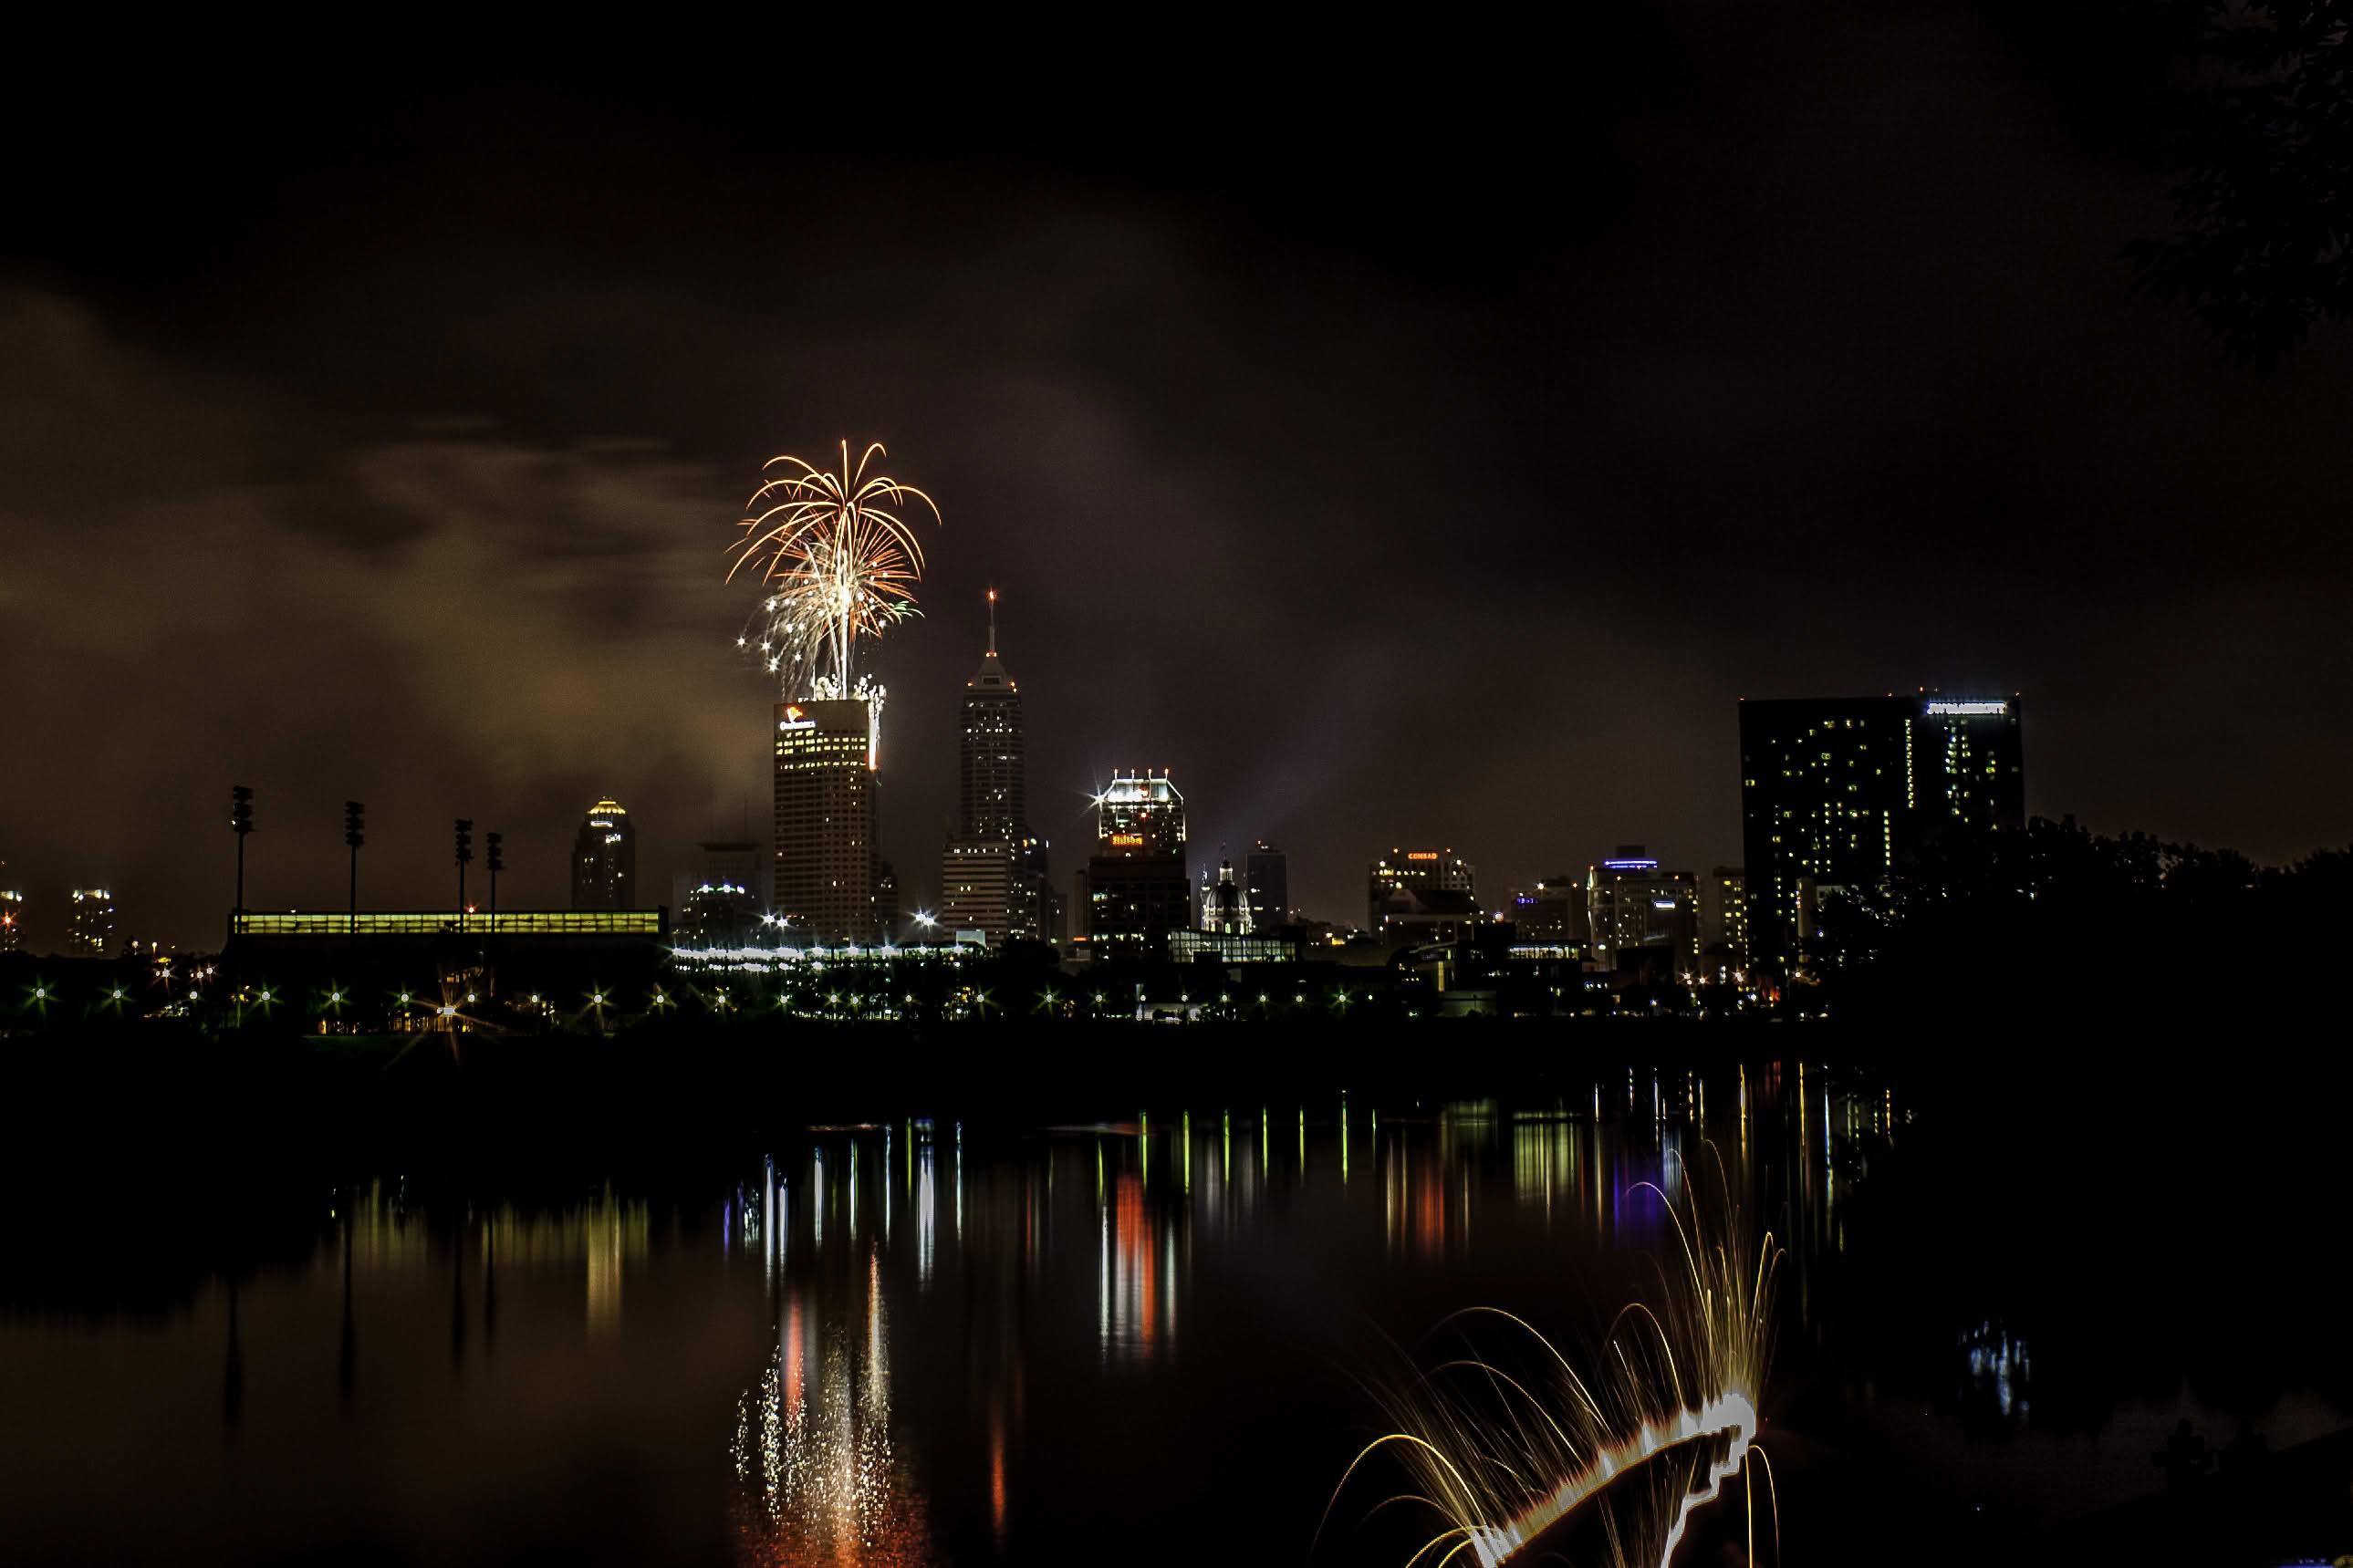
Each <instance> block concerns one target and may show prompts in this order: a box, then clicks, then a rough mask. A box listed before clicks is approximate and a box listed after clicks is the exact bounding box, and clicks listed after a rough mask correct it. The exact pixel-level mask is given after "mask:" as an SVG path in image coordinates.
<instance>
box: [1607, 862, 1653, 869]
mask: <svg viewBox="0 0 2353 1568" xmlns="http://www.w3.org/2000/svg"><path fill="white" fill-rule="evenodd" d="M1601 868H1602V869H1603V870H1605V871H1655V870H1657V869H1658V868H1659V863H1658V862H1657V861H1656V860H1604V861H1603V862H1601Z"/></svg>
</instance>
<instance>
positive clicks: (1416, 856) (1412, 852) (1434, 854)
mask: <svg viewBox="0 0 2353 1568" xmlns="http://www.w3.org/2000/svg"><path fill="white" fill-rule="evenodd" d="M1405 858H1407V859H1409V860H1435V859H1437V858H1438V851H1437V850H1435V849H1409V850H1407V851H1406V852H1405Z"/></svg>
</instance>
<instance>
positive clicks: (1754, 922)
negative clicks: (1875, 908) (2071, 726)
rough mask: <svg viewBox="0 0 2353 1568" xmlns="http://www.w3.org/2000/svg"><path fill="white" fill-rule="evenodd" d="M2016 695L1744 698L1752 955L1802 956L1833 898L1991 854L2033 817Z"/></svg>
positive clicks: (1769, 960)
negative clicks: (1818, 914) (1826, 901)
mask: <svg viewBox="0 0 2353 1568" xmlns="http://www.w3.org/2000/svg"><path fill="white" fill-rule="evenodd" d="M2019 706H2020V705H2019V700H2018V699H2017V698H2016V697H2014V696H2012V697H2008V698H1993V697H1978V698H1948V697H1945V696H1943V695H1941V694H1938V693H1936V692H1923V693H1921V694H1919V695H1917V696H1912V697H1892V696H1891V697H1858V698H1849V699H1843V700H1838V699H1797V700H1773V701H1744V702H1742V703H1741V705H1740V807H1741V841H1742V847H1743V855H1744V858H1745V859H1746V866H1745V867H1744V868H1743V871H1744V872H1745V874H1746V884H1747V885H1746V894H1747V901H1748V931H1747V940H1748V954H1749V959H1750V962H1751V963H1754V964H1755V965H1757V967H1759V968H1761V969H1764V970H1765V971H1767V973H1773V974H1784V973H1788V972H1789V971H1790V970H1791V969H1792V968H1794V967H1796V966H1797V965H1798V964H1799V962H1800V961H1801V959H1802V958H1803V956H1804V954H1803V952H1802V946H1801V942H1800V938H1801V936H1805V935H1809V934H1810V927H1811V923H1812V920H1811V917H1812V914H1813V911H1814V910H1816V909H1817V908H1818V907H1819V905H1820V900H1821V899H1823V898H1824V897H1825V896H1828V897H1831V898H1836V897H1839V896H1841V895H1859V894H1862V893H1864V892H1867V891H1869V890H1871V889H1877V888H1879V887H1880V886H1882V885H1883V884H1884V883H1885V882H1886V881H1887V880H1888V879H1890V878H1891V877H1894V876H1895V875H1897V874H1898V873H1900V872H1903V871H1905V870H1907V869H1911V868H1917V867H1920V866H1922V865H1924V864H1926V863H1927V862H1929V861H1931V860H1936V861H1941V862H1943V863H1944V864H1946V865H1947V866H1957V865H1964V864H1968V863H1970V862H1973V861H1978V860H1980V859H1981V858H1982V857H1983V856H1984V855H1985V853H1986V852H1987V850H1988V849H1989V847H1990V846H1991V843H1992V841H1993V840H1994V839H1995V838H1996V837H1997V836H1999V835H2001V834H2006V833H2012V832H2016V831H2019V830H2021V829H2022V828H2023V827H2024V826H2025V823H2026V774H2025V765H2024V762H2023V757H2022V752H2021V743H2020V735H2019Z"/></svg>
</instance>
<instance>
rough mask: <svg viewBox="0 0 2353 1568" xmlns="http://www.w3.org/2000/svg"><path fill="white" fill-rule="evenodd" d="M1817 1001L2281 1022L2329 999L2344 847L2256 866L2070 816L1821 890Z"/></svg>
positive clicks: (2333, 1003) (2349, 930)
mask: <svg viewBox="0 0 2353 1568" xmlns="http://www.w3.org/2000/svg"><path fill="white" fill-rule="evenodd" d="M1821 936H1822V942H1821V949H1820V956H1821V959H1822V963H1821V965H1820V969H1821V973H1822V976H1823V982H1822V985H1821V987H1820V992H1821V998H1820V1002H1821V1005H1826V1006H1827V1007H1828V1009H1829V1011H1830V1012H1831V1015H1832V1016H1842V1017H1846V1018H1850V1019H1852V1020H1855V1021H1858V1022H1876V1023H1899V1022H1903V1021H1905V1020H1926V1019H1932V1018H1933V1019H1941V1020H1952V1019H1955V1018H1956V1017H1958V1016H1978V1017H1994V1018H2005V1017H2006V1018H2011V1019H2016V1020H2020V1021H2021V1022H2032V1021H2076V1022H2082V1023H2085V1024H2098V1023H2101V1022H2123V1021H2127V1020H2133V1021H2142V1022H2162V1021H2167V1020H2176V1021H2182V1020H2187V1019H2189V1018H2192V1017H2195V1018H2199V1019H2201V1020H2211V1019H2213V1018H2215V1017H2218V1016H2241V1017H2243V1018H2244V1019H2245V1020H2246V1021H2247V1022H2249V1023H2250V1024H2255V1023H2262V1022H2266V1021H2267V1022H2269V1023H2272V1024H2274V1025H2278V1026H2293V1025H2297V1024H2302V1023H2306V1022H2310V1021H2314V1020H2316V1019H2317V1018H2320V1017H2326V1016H2333V1015H2335V1014H2337V1013H2339V1012H2341V1011H2342V1005H2341V1004H2340V1003H2339V1002H2338V1001H2337V996H2336V992H2337V979H2338V976H2339V975H2340V974H2341V973H2342V967H2341V965H2342V957H2341V955H2342V954H2343V953H2344V952H2346V950H2347V946H2348V942H2353V849H2320V850H2316V851H2315V852H2313V853H2312V854H2310V855H2307V856H2306V857H2305V858H2302V859H2300V860H2298V861H2296V862H2295V863H2294V864H2293V865H2289V866H2281V867H2262V866H2257V865H2255V864H2254V863H2253V861H2251V860H2249V859H2248V858H2246V857H2245V856H2243V855H2242V854H2240V853H2239V852H2238V851H2236V850H2233V849H2206V848H2201V847H2199V846H2197V845H2194V844H2169V843H2166V842H2164V841H2163V840H2160V839H2158V838H2156V837H2151V836H2150V835H2148V834H2145V833H2127V834H2123V835H2120V836H2117V837H2107V836H2105V835H2101V834H2094V833H2092V832H2089V831H2087V830H2086V829H2084V827H2082V826H2078V825H2077V824H2076V822H2075V820H2074V819H2073V817H2069V818H2066V819H2064V820H2063V821H2059V822H2052V821H2050V820H2048V819H2047V818H2042V817H2037V818H2035V819H2033V820H2032V821H2031V823H2030V824H2029V825H2028V826H2027V828H2026V831H2025V832H2024V833H2023V834H2014V835H2010V836H2009V837H2001V838H1996V839H1993V840H1989V841H1986V842H1985V843H1984V844H1983V845H1981V846H1979V847H1974V848H1972V849H1971V850H1969V851H1968V852H1966V853H1958V854H1956V853H1946V854H1942V855H1940V856H1937V857H1934V858H1930V859H1929V860H1928V861H1926V862H1925V863H1923V864H1921V865H1919V866H1917V867H1915V868H1912V869H1910V870H1909V871H1908V872H1906V873H1905V874H1904V875H1901V876H1898V877H1896V878H1894V879H1891V880H1890V881H1889V883H1888V884H1887V885H1886V886H1885V887H1883V888H1882V889H1874V890H1873V891H1871V892H1869V893H1866V894H1863V895H1861V896H1858V897H1853V898H1849V899H1844V900H1836V901H1826V903H1825V908H1824V912H1823V928H1822V933H1821Z"/></svg>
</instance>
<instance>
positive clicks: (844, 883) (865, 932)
mask: <svg viewBox="0 0 2353 1568" xmlns="http://www.w3.org/2000/svg"><path fill="white" fill-rule="evenodd" d="M874 742H875V734H874V710H873V705H872V704H871V703H869V702H867V701H865V700H861V699H858V698H830V699H814V698H813V699H811V700H808V701H806V702H779V703H777V704H776V886H775V898H774V900H772V902H773V906H774V910H775V912H776V914H778V915H781V916H782V917H784V919H785V920H786V921H789V922H790V923H791V924H792V926H793V927H794V928H795V929H797V930H798V931H804V932H806V933H807V935H808V936H809V937H811V938H812V939H814V940H815V941H818V942H834V943H839V942H869V941H871V940H872V939H873V938H874V937H875V936H876V935H877V934H879V933H880V931H881V913H880V910H879V909H878V906H877V903H876V893H877V890H878V884H879V883H880V882H881V875H882V866H881V859H880V858H878V857H877V855H876V853H875V843H874V826H875V823H874V819H875V805H876V803H875V778H874Z"/></svg>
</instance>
